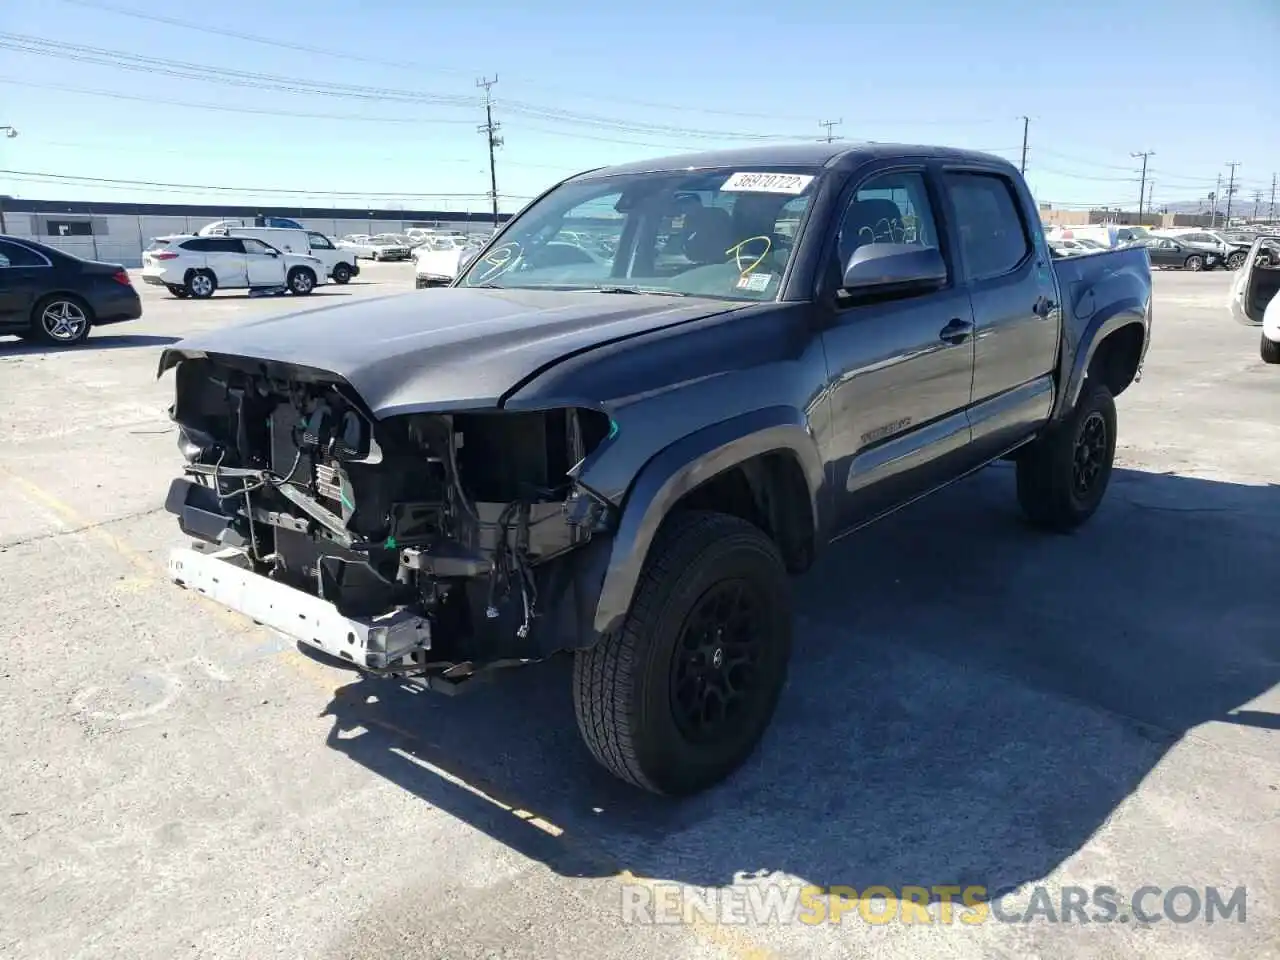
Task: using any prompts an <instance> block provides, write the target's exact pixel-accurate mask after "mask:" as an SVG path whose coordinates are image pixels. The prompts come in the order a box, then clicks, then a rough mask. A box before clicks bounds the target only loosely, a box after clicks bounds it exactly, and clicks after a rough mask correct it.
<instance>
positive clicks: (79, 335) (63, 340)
mask: <svg viewBox="0 0 1280 960" xmlns="http://www.w3.org/2000/svg"><path fill="white" fill-rule="evenodd" d="M91 326H93V311H92V310H90V309H89V305H88V304H87V303H85V302H84V301H83V300H81V299H80V298H79V297H76V296H72V295H70V294H56V295H54V296H51V297H45V298H44V299H43V300H41V301H40V302H39V303H37V304H36V305H35V308H34V309H33V310H32V311H31V331H32V336H33V337H34V338H35V339H36V340H38V341H40V342H41V343H44V344H47V345H49V346H51V347H74V346H77V345H79V344H81V343H84V342H85V340H87V339H88V338H89V328H90V327H91Z"/></svg>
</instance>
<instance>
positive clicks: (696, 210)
mask: <svg viewBox="0 0 1280 960" xmlns="http://www.w3.org/2000/svg"><path fill="white" fill-rule="evenodd" d="M1036 211H1037V207H1036V204H1035V202H1034V201H1033V199H1032V196H1031V194H1030V193H1029V192H1028V189H1027V186H1026V184H1025V183H1024V181H1023V180H1022V178H1021V177H1020V176H1019V174H1018V171H1017V169H1016V168H1015V167H1013V166H1011V165H1010V164H1009V163H1007V162H1006V161H1004V160H1002V159H999V158H996V157H993V156H990V155H986V154H982V153H976V152H968V151H960V150H952V149H944V148H937V147H913V146H889V145H857V146H842V145H840V144H808V145H798V146H792V147H786V146H770V147H761V148H757V149H748V150H740V151H730V152H715V153H705V154H698V155H689V156H679V157H674V158H670V159H665V160H646V161H642V162H639V163H633V164H630V165H622V166H615V167H610V168H604V169H596V170H591V171H587V172H584V173H582V174H579V175H576V176H573V177H571V178H569V179H567V180H564V181H562V182H561V183H559V184H557V185H556V186H554V187H552V188H551V189H549V190H548V191H546V192H545V193H544V194H542V195H541V196H540V197H539V198H537V199H536V200H535V201H533V202H532V203H530V204H529V205H528V206H527V207H526V208H525V209H524V211H523V212H521V213H520V214H519V215H517V216H516V217H514V218H513V219H512V220H511V221H510V222H508V223H507V224H506V225H505V226H504V227H503V228H502V229H501V230H500V231H499V232H498V233H497V234H496V235H495V236H494V237H492V238H491V239H490V240H489V241H488V243H487V244H486V245H485V247H484V248H483V249H482V250H481V252H480V253H479V255H478V256H477V257H476V259H474V260H473V261H472V262H471V264H470V265H469V266H468V267H466V268H465V269H464V270H463V271H462V272H461V273H460V275H459V276H458V277H457V278H456V279H455V280H454V281H453V283H452V284H451V285H449V286H448V287H444V288H441V289H439V290H435V291H433V292H432V294H431V295H430V296H422V295H420V294H417V293H414V292H412V291H407V292H405V293H402V294H398V295H391V296H386V297H381V298H377V299H366V300H360V301H357V302H354V303H349V304H344V305H340V306H324V307H321V308H318V309H310V310H306V311H303V312H301V313H296V314H293V315H291V316H286V317H283V318H278V319H271V320H266V321H263V322H256V323H250V324H248V325H245V326H241V327H236V328H230V329H223V330H220V331H216V332H207V333H203V334H200V335H199V336H197V337H195V338H192V339H190V340H186V341H182V342H180V343H178V344H175V345H173V346H172V347H170V348H168V349H166V350H165V351H164V353H163V355H162V358H161V361H160V374H162V375H163V374H164V373H165V372H166V371H167V370H169V369H171V368H176V370H175V374H174V377H175V389H176V400H175V403H174V406H173V408H172V417H173V419H174V420H175V421H176V423H177V424H178V426H179V428H180V429H179V444H180V449H181V452H182V454H183V456H184V457H185V460H186V465H185V467H184V471H183V472H184V476H183V477H181V478H180V479H175V480H174V481H173V483H172V486H171V487H170V490H169V493H168V498H167V508H168V510H169V511H170V512H172V513H174V514H176V515H177V518H178V524H179V526H180V528H181V530H182V531H183V532H184V533H185V534H186V535H188V536H189V538H190V539H191V545H190V546H188V547H182V548H178V549H175V550H174V551H173V552H172V554H171V556H170V559H169V570H170V576H171V577H172V579H173V580H175V581H176V582H177V583H179V584H182V585H183V586H185V587H187V588H189V589H192V590H196V591H199V592H200V593H202V594H204V595H206V596H207V597H209V598H210V599H212V600H214V601H216V602H218V603H220V604H223V605H226V606H227V607H230V608H232V609H234V610H237V611H239V612H241V613H243V614H245V615H247V616H248V617H250V618H252V619H254V620H256V621H258V622H260V623H262V624H264V625H267V626H269V627H271V628H274V629H276V630H278V631H280V632H282V633H284V634H286V635H288V636H290V637H292V638H294V639H296V640H297V641H298V642H299V643H300V644H302V645H303V646H304V648H313V649H314V650H315V651H319V652H321V653H323V654H327V655H329V656H331V657H337V658H340V659H341V660H343V661H347V662H348V663H350V664H353V665H354V666H355V667H357V668H359V669H360V670H362V671H365V672H366V673H368V674H371V675H374V676H381V677H396V678H402V679H400V680H399V681H398V682H405V681H404V679H403V678H418V680H417V682H419V683H421V684H422V685H425V686H427V687H430V688H433V689H439V690H441V691H445V692H452V691H456V690H457V689H458V688H459V686H460V685H465V684H468V683H470V682H473V681H474V680H475V679H476V678H479V677H482V676H485V675H486V674H491V672H492V671H494V670H497V669H501V668H507V667H513V666H516V665H520V664H527V663H530V662H533V661H538V660H543V659H545V658H548V657H551V656H553V655H555V654H558V653H569V654H571V655H572V657H573V661H574V663H573V681H572V684H573V699H574V702H575V707H576V714H577V721H578V726H579V728H580V731H581V734H582V737H583V739H584V740H585V741H586V745H587V747H588V748H589V750H590V752H591V754H592V755H594V757H595V758H596V759H597V760H598V761H599V762H600V763H602V764H603V765H604V766H605V767H606V768H608V769H609V770H610V771H612V772H613V773H614V774H616V775H617V776H618V777H620V778H622V779H624V780H626V781H628V782H630V783H631V784H634V785H636V786H638V787H640V788H644V789H647V790H650V791H653V792H656V793H662V794H668V795H679V794H687V793H691V792H693V791H697V790H700V789H703V788H705V787H707V786H709V785H711V784H713V783H715V782H717V781H718V780H720V779H722V778H724V777H725V776H727V775H728V774H729V773H731V772H732V771H733V770H734V769H735V768H736V767H738V766H739V765H740V764H741V763H742V762H743V760H744V758H746V757H747V756H748V754H749V753H751V752H752V750H753V749H754V748H755V746H756V744H757V743H758V742H759V740H760V739H761V737H762V735H763V734H764V732H765V729H766V727H767V726H768V724H769V722H770V720H771V717H772V715H773V713H774V709H775V705H776V703H777V702H778V699H779V696H780V693H781V691H782V689H783V685H784V679H785V676H786V670H787V663H788V659H789V656H790V652H791V635H792V608H791V602H792V601H791V597H790V593H789V582H790V581H789V577H790V576H791V575H795V574H799V573H801V572H803V571H804V570H806V569H807V568H808V567H809V566H810V565H811V564H812V563H813V562H814V560H815V558H816V557H817V556H818V555H819V554H820V553H821V552H822V550H823V548H824V547H826V546H827V545H828V544H830V543H831V542H832V541H834V540H837V539H839V538H841V537H843V536H845V535H847V534H849V533H851V532H853V531H856V530H858V529H859V528H860V527H862V526H864V525H865V524H868V523H870V522H872V521H874V520H876V519H877V518H880V517H883V516H885V515H886V514H888V513H890V512H891V511H894V510H896V509H897V508H899V507H902V506H904V505H906V504H909V503H911V502H912V501H914V500H916V499H918V498H920V497H922V496H924V495H926V494H928V493H930V492H932V491H935V490H938V489H939V488H942V487H944V486H946V485H947V484H949V483H951V482H953V481H955V480H957V479H958V478H961V477H964V476H965V475H967V474H970V473H972V472H974V471H976V470H978V469H980V468H981V467H983V466H984V465H986V464H989V463H991V462H993V461H996V460H1001V459H1004V460H1011V461H1013V462H1014V463H1015V464H1016V477H1017V499H1018V502H1019V505H1020V507H1021V509H1022V511H1023V513H1025V515H1026V517H1027V518H1029V520H1030V521H1031V522H1032V523H1034V524H1036V525H1038V526H1040V527H1042V528H1045V529H1047V530H1050V531H1059V532H1065V531H1071V530H1073V529H1074V528H1076V527H1078V526H1079V525H1080V524H1082V523H1084V522H1085V521H1086V520H1088V519H1089V518H1090V517H1091V515H1092V514H1093V513H1094V512H1095V510H1096V509H1097V508H1098V505H1099V503H1100V501H1101V500H1102V498H1103V495H1104V492H1105V491H1106V489H1107V485H1108V480H1109V477H1110V474H1111V469H1112V460H1113V456H1114V453H1115V444H1116V408H1115V403H1114V398H1115V397H1116V396H1117V395H1118V394H1120V393H1122V392H1124V391H1125V390H1126V389H1128V388H1129V386H1130V385H1131V384H1132V383H1133V381H1134V380H1135V379H1136V378H1137V376H1138V375H1139V372H1140V368H1141V366H1142V362H1143V358H1144V355H1145V353H1146V350H1147V344H1148V334H1149V330H1150V324H1151V279H1150V262H1149V260H1148V257H1147V253H1146V251H1145V250H1143V249H1141V248H1131V249H1121V250H1114V251H1104V252H1099V253H1096V254H1091V255H1086V256H1080V257H1072V258H1069V259H1063V260H1057V261H1055V260H1054V259H1053V257H1052V254H1051V252H1050V250H1049V247H1048V245H1047V244H1046V242H1045V238H1044V234H1043V231H1042V229H1041V225H1040V222H1039V219H1038V217H1037V212H1036ZM606 250H607V251H609V254H608V256H605V255H603V254H602V253H601V251H606Z"/></svg>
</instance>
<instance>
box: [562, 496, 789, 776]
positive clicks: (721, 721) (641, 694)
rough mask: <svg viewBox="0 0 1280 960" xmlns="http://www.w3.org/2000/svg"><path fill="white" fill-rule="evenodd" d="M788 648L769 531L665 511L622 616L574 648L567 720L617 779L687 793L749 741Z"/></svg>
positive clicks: (779, 573) (779, 681) (785, 584)
mask: <svg viewBox="0 0 1280 960" xmlns="http://www.w3.org/2000/svg"><path fill="white" fill-rule="evenodd" d="M790 653H791V584H790V580H789V578H788V576H787V571H786V567H785V565H784V564H783V560H782V556H781V554H780V553H779V552H778V548H777V546H776V545H775V544H774V543H773V541H772V540H770V539H769V537H768V536H766V535H765V533H764V532H763V531H762V530H760V529H759V528H758V527H756V526H754V525H752V524H750V523H748V522H747V521H745V520H741V519H739V518H737V517H733V516H728V515H726V514H719V513H706V512H701V511H688V512H679V513H676V514H673V515H672V516H671V517H669V518H668V519H667V521H666V522H665V523H664V524H663V526H662V528H661V529H660V530H659V532H658V536H657V537H656V538H655V539H654V542H653V546H652V548H651V549H650V553H649V557H648V559H647V561H646V563H645V567H644V572H643V573H642V574H641V577H640V582H639V584H638V586H637V589H636V594H635V598H634V600H633V602H632V605H631V609H630V610H629V611H628V612H627V615H626V618H625V619H624V621H623V624H622V627H621V628H620V629H619V630H618V631H617V632H616V633H612V634H608V635H606V636H604V637H601V638H600V640H599V641H598V642H597V643H596V644H595V646H593V647H591V648H589V649H586V650H580V651H578V652H577V654H576V655H575V658H574V666H573V692H574V708H575V713H576V715H577V719H578V729H579V731H580V732H581V734H582V738H583V740H584V741H585V742H586V744H587V747H588V749H589V750H590V751H591V753H592V755H593V756H594V757H595V758H596V760H597V761H599V762H600V763H601V764H602V765H603V766H604V767H605V768H606V769H607V770H609V771H610V772H611V773H613V774H614V775H615V776H617V777H619V778H620V779H622V780H625V781H627V782H628V783H631V784H633V785H635V786H637V787H640V788H642V789H645V790H649V791H651V792H653V793H659V794H668V795H684V794H690V793H694V792H696V791H698V790H702V789H705V788H707V787H709V786H711V785H712V784H715V783H717V782H718V781H720V780H722V779H723V778H725V777H726V776H728V775H729V774H730V773H732V772H733V771H734V770H735V769H737V768H738V767H739V766H740V765H741V764H742V762H743V761H744V760H745V759H746V758H747V757H748V756H749V755H750V754H751V752H752V751H753V750H754V749H755V748H756V746H757V744H758V743H759V742H760V739H761V737H762V736H763V735H764V732H765V729H766V728H767V727H768V725H769V722H770V720H771V719H772V717H773V713H774V709H775V708H776V706H777V703H778V697H779V694H780V693H781V691H782V687H783V684H784V682H785V679H786V670H787V662H788V660H789V659H790Z"/></svg>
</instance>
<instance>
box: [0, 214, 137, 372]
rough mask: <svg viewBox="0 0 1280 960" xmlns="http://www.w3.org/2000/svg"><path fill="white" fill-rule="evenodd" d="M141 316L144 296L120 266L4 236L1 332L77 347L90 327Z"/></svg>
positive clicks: (0, 275)
mask: <svg viewBox="0 0 1280 960" xmlns="http://www.w3.org/2000/svg"><path fill="white" fill-rule="evenodd" d="M140 316H142V300H141V299H140V298H139V297H138V291H137V290H135V289H133V284H132V282H131V281H130V280H129V274H128V273H127V272H126V271H125V269H124V267H122V266H120V265H119V264H116V263H98V262H97V261H94V260H81V259H80V258H79V257H73V256H71V255H70V254H67V253H63V252H62V251H61V250H57V249H55V248H53V247H50V246H46V245H45V244H43V243H36V242H35V241H34V240H26V239H21V238H18V237H7V236H0V335H3V334H16V335H17V336H19V337H22V338H23V339H31V340H38V341H40V342H41V343H47V344H51V345H53V346H73V345H75V344H78V343H83V342H84V340H85V339H86V338H87V337H88V336H89V328H90V327H94V326H97V325H99V324H104V323H117V322H119V321H121V320H136V319H138V318H139V317H140Z"/></svg>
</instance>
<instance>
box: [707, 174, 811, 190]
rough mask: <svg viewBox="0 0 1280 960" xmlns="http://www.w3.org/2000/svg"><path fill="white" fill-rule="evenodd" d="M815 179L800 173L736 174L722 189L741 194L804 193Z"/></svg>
mask: <svg viewBox="0 0 1280 960" xmlns="http://www.w3.org/2000/svg"><path fill="white" fill-rule="evenodd" d="M812 182H813V177H811V176H808V175H805V174H800V173H735V174H734V175H733V176H731V177H730V178H729V179H728V180H726V181H725V182H724V184H723V185H722V186H721V187H720V189H721V190H736V191H739V192H741V193H788V194H799V193H804V190H805V187H807V186H809V184H811V183H812Z"/></svg>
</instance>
